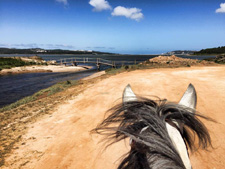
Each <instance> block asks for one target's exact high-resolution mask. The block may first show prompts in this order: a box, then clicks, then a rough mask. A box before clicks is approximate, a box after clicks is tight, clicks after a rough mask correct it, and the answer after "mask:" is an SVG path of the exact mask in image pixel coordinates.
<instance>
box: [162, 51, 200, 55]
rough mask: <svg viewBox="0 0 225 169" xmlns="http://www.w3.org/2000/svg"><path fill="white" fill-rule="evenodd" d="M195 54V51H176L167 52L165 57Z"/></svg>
mask: <svg viewBox="0 0 225 169" xmlns="http://www.w3.org/2000/svg"><path fill="white" fill-rule="evenodd" d="M195 52H196V51H193V50H175V51H171V52H167V53H165V55H192V54H194V53H195Z"/></svg>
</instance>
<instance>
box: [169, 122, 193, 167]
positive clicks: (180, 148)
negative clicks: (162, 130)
mask: <svg viewBox="0 0 225 169" xmlns="http://www.w3.org/2000/svg"><path fill="white" fill-rule="evenodd" d="M166 128H167V131H168V134H169V136H170V139H171V141H172V143H173V145H174V147H175V148H176V150H177V152H178V153H179V155H180V157H181V159H182V161H183V163H184V166H185V168H186V169H191V168H192V167H191V162H190V160H189V156H188V152H187V147H186V145H185V143H184V140H183V138H182V136H181V134H180V132H179V131H178V130H177V129H176V128H175V127H173V126H171V125H170V124H168V123H166Z"/></svg>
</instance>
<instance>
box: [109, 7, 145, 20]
mask: <svg viewBox="0 0 225 169" xmlns="http://www.w3.org/2000/svg"><path fill="white" fill-rule="evenodd" d="M112 16H125V17H127V18H130V19H133V20H136V21H140V20H141V19H142V18H143V17H144V15H143V13H141V9H139V8H125V7H122V6H117V7H116V8H114V10H113V12H112Z"/></svg>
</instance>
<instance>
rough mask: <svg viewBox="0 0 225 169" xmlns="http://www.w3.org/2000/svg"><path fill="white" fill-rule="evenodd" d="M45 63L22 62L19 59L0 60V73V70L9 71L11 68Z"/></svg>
mask: <svg viewBox="0 0 225 169" xmlns="http://www.w3.org/2000/svg"><path fill="white" fill-rule="evenodd" d="M41 64H45V63H40V62H34V61H23V60H22V59H20V58H0V71H1V70H2V69H11V68H13V67H21V66H29V65H41Z"/></svg>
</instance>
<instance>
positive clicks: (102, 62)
mask: <svg viewBox="0 0 225 169" xmlns="http://www.w3.org/2000/svg"><path fill="white" fill-rule="evenodd" d="M56 62H57V63H59V64H61V65H62V64H65V65H66V64H73V65H77V63H94V64H96V65H97V66H100V65H107V66H112V67H116V66H118V65H128V64H137V63H139V62H136V61H111V60H106V59H101V58H65V59H60V60H57V61H56Z"/></svg>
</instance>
